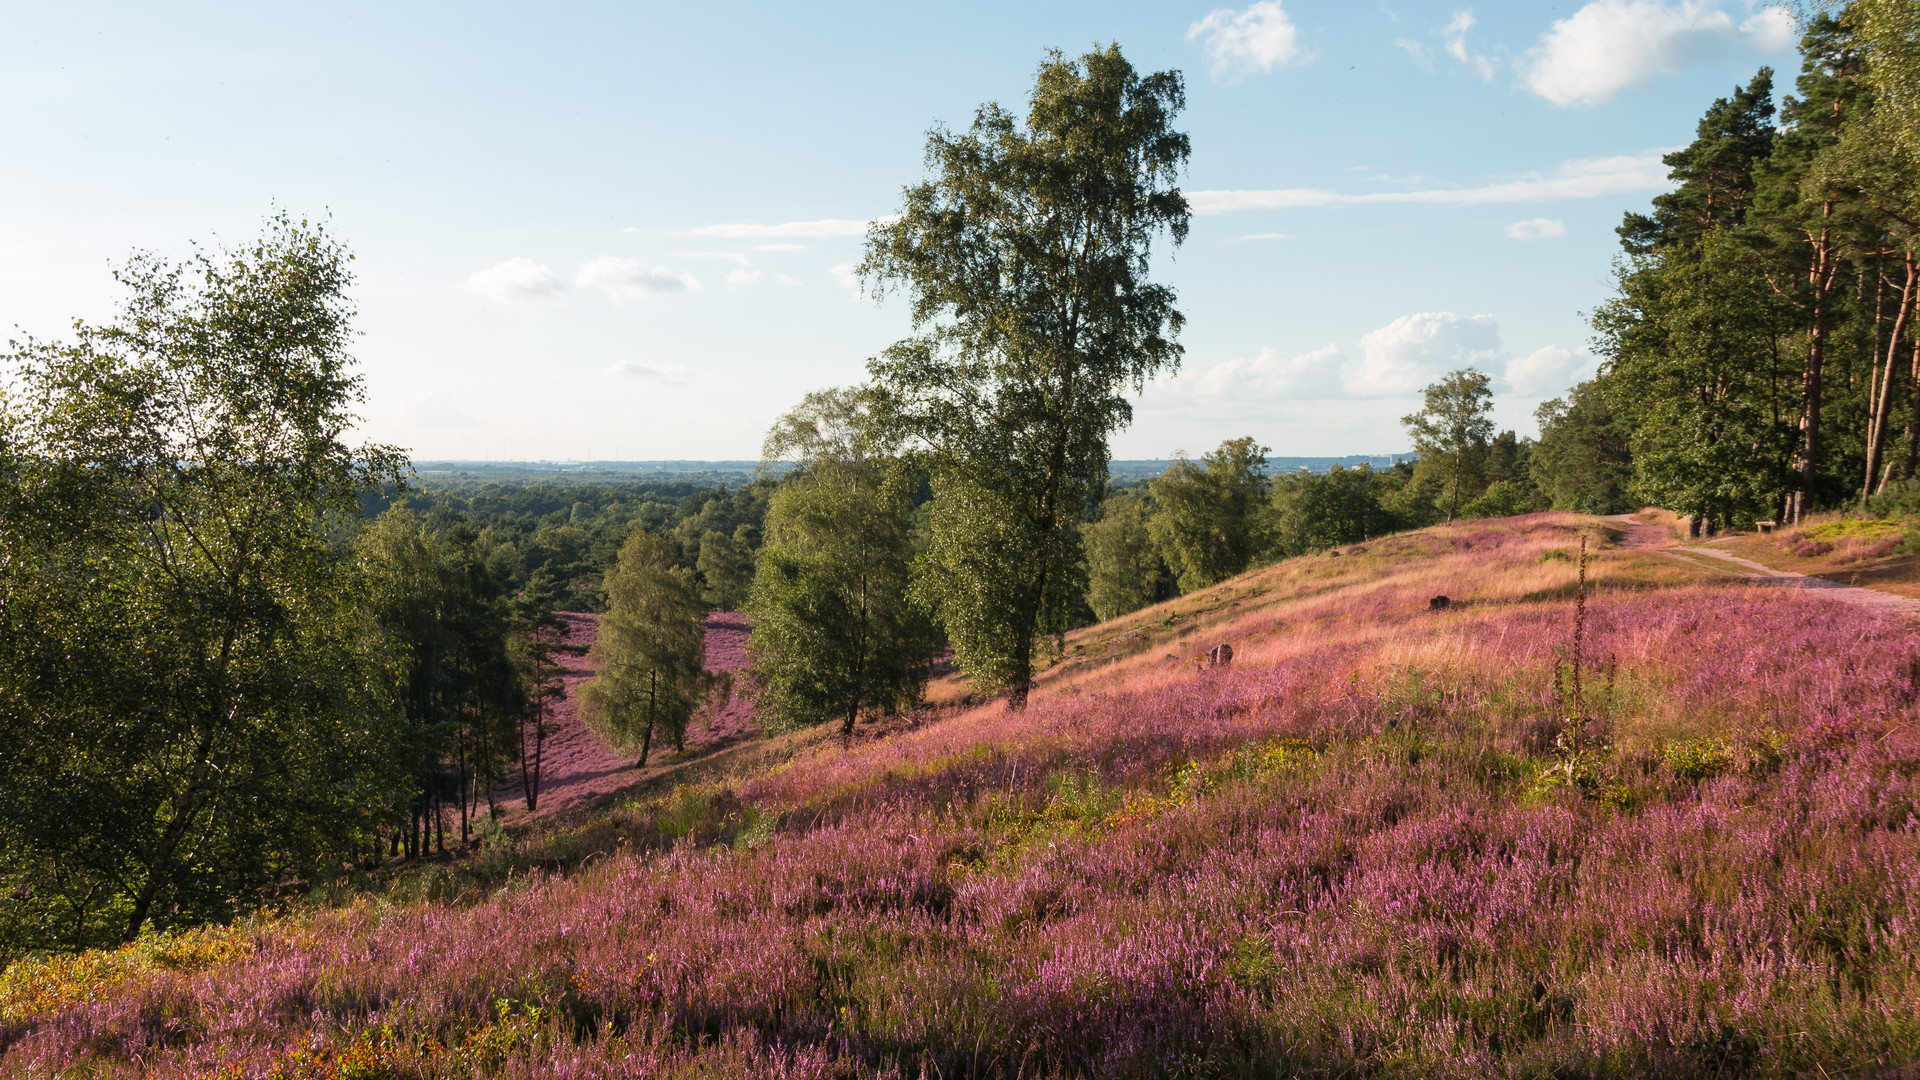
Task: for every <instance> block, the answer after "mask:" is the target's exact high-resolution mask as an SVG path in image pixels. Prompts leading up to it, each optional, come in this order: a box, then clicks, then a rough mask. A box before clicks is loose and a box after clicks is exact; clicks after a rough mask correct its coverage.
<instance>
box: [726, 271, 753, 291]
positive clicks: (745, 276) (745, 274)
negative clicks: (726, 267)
mask: <svg viewBox="0 0 1920 1080" xmlns="http://www.w3.org/2000/svg"><path fill="white" fill-rule="evenodd" d="M759 280H760V271H758V270H733V271H730V272H729V273H728V274H727V285H728V287H730V288H735V289H737V288H739V287H740V286H742V285H751V284H753V283H754V282H756V281H759Z"/></svg>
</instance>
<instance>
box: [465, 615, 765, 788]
mask: <svg viewBox="0 0 1920 1080" xmlns="http://www.w3.org/2000/svg"><path fill="white" fill-rule="evenodd" d="M560 618H561V620H562V623H563V625H564V626H565V627H566V635H565V637H564V638H563V639H562V646H563V649H564V652H563V653H562V656H563V657H564V660H563V663H565V664H566V670H565V672H564V674H563V675H562V676H561V682H562V685H563V687H564V689H565V696H564V697H563V698H562V699H561V700H560V701H559V702H556V703H555V705H554V710H553V714H552V717H551V719H550V720H549V721H548V725H547V744H546V761H545V763H544V764H543V765H542V767H541V773H542V775H541V777H540V809H539V811H538V812H537V814H532V815H530V814H528V813H527V809H526V806H527V804H526V798H525V796H524V794H523V788H522V786H521V782H520V775H519V771H518V770H515V772H514V775H513V776H512V777H511V778H510V779H509V780H508V781H507V783H506V784H505V785H503V786H502V788H501V789H500V790H499V791H497V792H495V793H494V797H495V798H497V799H499V800H501V803H502V805H504V806H506V807H507V808H508V814H509V818H510V819H518V820H522V821H524V820H526V819H528V818H529V817H534V816H538V817H545V816H547V815H548V814H553V813H558V812H560V811H563V810H568V809H572V808H575V807H578V806H581V805H582V804H585V803H589V802H592V801H593V800H595V799H597V798H600V797H602V796H604V795H608V794H610V793H612V792H614V791H618V790H619V789H621V788H624V787H628V786H630V785H632V784H634V783H636V782H638V781H640V780H642V779H644V778H646V777H647V776H649V775H652V774H655V773H658V772H660V771H662V770H663V769H667V768H671V767H672V766H670V765H668V764H667V763H668V761H669V759H671V758H673V756H674V755H673V748H672V747H671V746H664V747H662V746H656V747H655V748H654V756H653V759H652V760H651V761H650V762H648V768H646V769H645V770H642V769H640V768H638V767H637V766H636V763H635V760H634V756H633V755H632V754H628V753H624V752H622V751H620V750H617V749H615V748H614V747H611V746H608V745H607V744H606V742H605V741H604V740H602V739H601V738H600V736H598V735H596V734H594V732H593V729H592V728H590V727H588V726H587V724H586V721H585V720H583V719H581V717H580V706H579V702H580V687H581V685H582V684H583V683H585V682H586V681H587V680H588V679H591V678H592V677H593V676H594V673H595V669H594V667H593V664H592V661H591V660H590V659H589V657H588V650H589V649H590V648H591V647H592V645H593V639H594V636H595V634H596V633H597V631H598V630H599V620H600V616H598V615H593V614H588V613H584V612H566V613H563V614H562V615H561V616H560ZM706 625H707V657H706V668H707V670H708V671H712V672H732V671H738V670H740V669H741V668H744V667H745V666H746V664H747V633H748V629H749V627H748V625H747V620H746V618H745V617H744V616H741V615H738V614H736V613H734V612H731V611H716V612H713V613H712V614H710V615H708V616H707V624H706ZM759 732H760V725H759V722H758V721H757V720H756V719H755V716H754V711H753V703H752V702H751V701H749V700H747V698H746V696H745V695H744V694H739V693H732V694H729V695H728V697H727V699H726V701H725V703H724V704H722V705H721V707H720V708H719V709H717V710H714V711H713V712H712V714H711V715H710V716H703V717H702V718H700V719H697V720H695V722H694V726H693V727H691V728H689V729H688V730H687V751H688V754H689V755H692V754H696V753H711V752H714V751H718V750H722V749H724V748H726V747H729V746H732V745H733V744H735V743H738V742H740V741H741V740H743V739H747V738H751V737H752V736H754V735H757V734H759Z"/></svg>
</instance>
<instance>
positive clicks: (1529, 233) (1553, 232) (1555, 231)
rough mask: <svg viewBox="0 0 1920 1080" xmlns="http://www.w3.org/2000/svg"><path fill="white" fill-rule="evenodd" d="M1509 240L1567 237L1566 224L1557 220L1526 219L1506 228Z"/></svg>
mask: <svg viewBox="0 0 1920 1080" xmlns="http://www.w3.org/2000/svg"><path fill="white" fill-rule="evenodd" d="M1506 233H1507V239H1509V240H1551V239H1553V238H1554V237H1556V236H1565V235H1567V223H1566V222H1564V221H1561V220H1559V219H1557V218H1543V217H1537V218H1528V219H1527V220H1525V221H1516V222H1514V223H1513V224H1511V225H1509V226H1507V228H1506Z"/></svg>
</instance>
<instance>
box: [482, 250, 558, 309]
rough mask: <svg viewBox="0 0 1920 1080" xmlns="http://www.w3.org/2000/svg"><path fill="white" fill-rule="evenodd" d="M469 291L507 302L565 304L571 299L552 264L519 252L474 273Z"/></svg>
mask: <svg viewBox="0 0 1920 1080" xmlns="http://www.w3.org/2000/svg"><path fill="white" fill-rule="evenodd" d="M467 291H468V292H471V293H478V294H479V295H481V296H486V297H491V298H493V299H495V300H498V301H500V302H501V303H503V304H561V303H565V302H566V299H567V295H566V286H564V285H562V284H560V279H559V278H558V277H556V276H554V273H553V271H552V270H551V269H550V268H548V267H546V266H544V265H542V264H540V263H537V262H534V261H533V260H532V259H523V258H520V257H519V256H515V257H513V258H511V259H508V260H507V261H506V262H503V263H497V264H495V265H493V266H490V267H488V268H486V269H485V270H481V271H478V272H477V273H474V274H472V275H470V276H469V277H468V278H467Z"/></svg>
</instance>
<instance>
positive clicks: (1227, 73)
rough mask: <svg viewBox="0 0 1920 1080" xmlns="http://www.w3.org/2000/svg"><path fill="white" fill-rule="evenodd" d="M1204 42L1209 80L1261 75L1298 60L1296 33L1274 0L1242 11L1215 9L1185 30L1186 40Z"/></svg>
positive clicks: (1256, 4)
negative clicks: (1211, 74) (1210, 71)
mask: <svg viewBox="0 0 1920 1080" xmlns="http://www.w3.org/2000/svg"><path fill="white" fill-rule="evenodd" d="M1195 38H1205V39H1206V51H1207V58H1208V59H1209V60H1211V61H1212V62H1213V77H1214V78H1215V79H1219V80H1222V81H1225V82H1236V81H1238V80H1240V79H1241V78H1244V77H1245V76H1247V75H1252V74H1256V73H1258V74H1265V73H1267V72H1269V71H1272V70H1273V69H1274V68H1275V67H1276V66H1278V65H1281V64H1290V63H1292V62H1293V61H1295V60H1297V59H1299V58H1300V31H1299V29H1298V28H1297V27H1295V26H1294V25H1293V20H1292V19H1290V18H1288V17H1287V12H1286V9H1285V8H1283V7H1281V6H1280V4H1279V3H1278V0H1260V2H1258V3H1255V4H1250V5H1248V6H1247V7H1246V8H1244V9H1242V10H1239V11H1235V10H1234V9H1232V8H1215V9H1213V10H1212V11H1210V12H1208V13H1207V17H1206V18H1204V19H1201V20H1200V21H1198V22H1196V23H1194V24H1193V25H1192V26H1189V27H1187V40H1188V41H1192V40H1193V39H1195Z"/></svg>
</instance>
